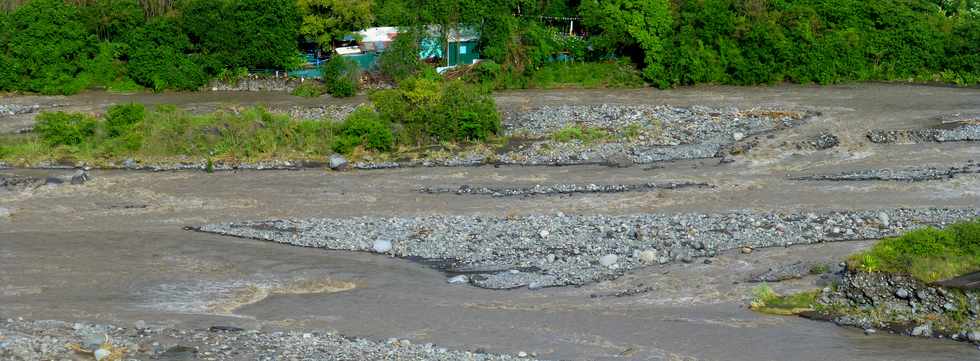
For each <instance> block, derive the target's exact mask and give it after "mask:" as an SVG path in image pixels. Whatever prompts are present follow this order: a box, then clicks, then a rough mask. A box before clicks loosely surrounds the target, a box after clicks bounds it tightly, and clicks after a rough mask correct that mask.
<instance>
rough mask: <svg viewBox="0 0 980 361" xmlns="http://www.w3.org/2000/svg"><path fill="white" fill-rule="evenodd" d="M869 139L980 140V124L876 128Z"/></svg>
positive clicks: (904, 141)
mask: <svg viewBox="0 0 980 361" xmlns="http://www.w3.org/2000/svg"><path fill="white" fill-rule="evenodd" d="M868 139H869V140H871V142H872V143H879V144H915V143H934V142H938V143H943V142H967V141H980V124H968V125H963V126H959V127H954V128H949V129H943V128H929V129H902V130H881V129H875V130H872V131H870V132H868Z"/></svg>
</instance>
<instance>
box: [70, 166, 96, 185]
mask: <svg viewBox="0 0 980 361" xmlns="http://www.w3.org/2000/svg"><path fill="white" fill-rule="evenodd" d="M90 180H92V177H91V176H89V175H88V172H86V171H85V170H84V169H79V170H77V171H75V173H74V174H72V175H71V184H72V185H81V184H85V183H86V182H88V181H90Z"/></svg>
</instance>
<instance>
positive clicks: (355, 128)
mask: <svg viewBox="0 0 980 361" xmlns="http://www.w3.org/2000/svg"><path fill="white" fill-rule="evenodd" d="M371 100H372V104H371V105H365V106H362V107H360V108H358V109H356V110H355V111H354V112H353V113H351V114H350V115H349V116H348V117H347V119H344V120H343V121H339V120H330V119H327V120H301V119H291V118H290V117H288V116H286V115H277V114H272V113H269V112H268V111H266V110H265V109H263V108H261V107H255V108H248V109H245V110H242V111H233V110H226V111H218V112H215V113H212V114H207V115H194V114H190V113H188V112H186V111H183V110H180V109H177V108H176V107H173V106H160V107H156V108H154V109H146V108H145V107H144V106H143V105H141V104H124V105H115V106H112V107H110V108H109V109H108V111H107V112H106V114H105V115H104V116H103V117H101V118H96V117H94V116H91V115H88V114H81V113H64V112H56V113H50V112H45V113H41V114H40V115H38V116H37V125H36V126H35V128H34V132H33V133H32V134H27V135H5V136H0V161H5V162H7V163H10V164H13V165H21V166H32V165H37V164H40V163H43V162H85V163H86V164H89V165H94V166H100V165H107V164H111V163H117V162H119V161H122V160H125V159H133V160H136V161H140V162H143V163H149V164H154V163H157V164H162V165H165V164H168V163H179V162H187V161H190V162H201V161H207V162H208V163H209V164H210V163H211V162H214V161H222V162H225V163H231V164H234V163H249V162H256V161H265V160H322V159H325V157H326V156H328V155H330V154H332V153H334V152H336V153H343V154H347V155H355V156H356V155H364V154H366V153H375V154H382V155H387V156H389V157H393V156H397V155H398V154H397V153H412V156H414V154H415V153H417V149H419V148H423V147H428V146H432V145H438V146H446V147H449V148H457V147H458V146H457V144H465V143H475V144H477V145H482V146H486V145H494V144H496V142H495V138H496V137H497V134H498V133H499V131H500V129H501V126H500V115H499V114H498V113H497V110H496V105H495V103H494V100H493V98H492V97H490V96H489V95H488V94H486V93H485V92H483V91H482V90H480V89H479V88H478V87H475V86H471V85H467V84H464V83H462V82H460V81H442V80H437V79H414V78H412V79H406V80H404V81H403V82H402V83H401V85H400V86H399V87H398V88H396V89H390V90H384V91H379V92H376V93H374V94H372V95H371ZM413 149H415V150H413ZM393 152H394V153H396V154H392V153H393ZM403 155H404V154H403ZM405 156H408V155H405Z"/></svg>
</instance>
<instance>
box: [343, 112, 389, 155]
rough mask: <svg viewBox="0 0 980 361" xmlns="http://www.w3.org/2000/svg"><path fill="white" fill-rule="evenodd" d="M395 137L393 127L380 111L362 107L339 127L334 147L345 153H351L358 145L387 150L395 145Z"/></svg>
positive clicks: (376, 149)
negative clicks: (382, 116)
mask: <svg viewBox="0 0 980 361" xmlns="http://www.w3.org/2000/svg"><path fill="white" fill-rule="evenodd" d="M394 138H395V137H394V135H393V134H392V132H391V127H389V126H388V123H387V122H385V121H384V120H382V119H381V116H380V115H379V114H378V113H376V112H375V111H374V110H372V109H369V108H365V107H361V108H358V109H357V110H355V111H354V112H353V113H351V114H350V115H349V116H347V119H346V120H344V122H343V123H341V124H340V126H338V127H337V136H336V138H335V139H334V143H333V145H332V148H333V150H334V151H335V152H338V153H345V154H350V153H351V152H353V151H354V148H357V147H363V148H364V149H367V150H375V151H381V152H386V151H390V150H391V149H392V147H393V146H394Z"/></svg>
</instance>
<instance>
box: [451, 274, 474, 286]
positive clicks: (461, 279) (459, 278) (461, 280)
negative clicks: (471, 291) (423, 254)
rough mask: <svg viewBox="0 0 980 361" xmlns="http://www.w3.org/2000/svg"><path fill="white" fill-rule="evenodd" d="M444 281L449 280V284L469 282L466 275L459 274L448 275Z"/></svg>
mask: <svg viewBox="0 0 980 361" xmlns="http://www.w3.org/2000/svg"><path fill="white" fill-rule="evenodd" d="M446 282H449V284H451V285H459V284H464V283H469V282H470V278H469V277H466V275H459V276H454V277H450V278H449V279H448V280H447V281H446Z"/></svg>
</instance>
